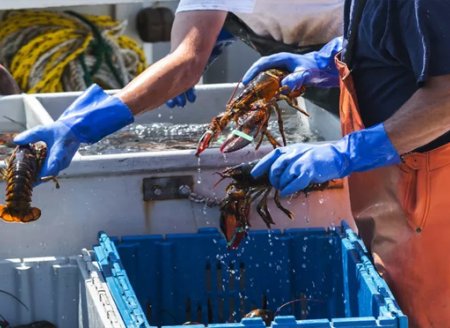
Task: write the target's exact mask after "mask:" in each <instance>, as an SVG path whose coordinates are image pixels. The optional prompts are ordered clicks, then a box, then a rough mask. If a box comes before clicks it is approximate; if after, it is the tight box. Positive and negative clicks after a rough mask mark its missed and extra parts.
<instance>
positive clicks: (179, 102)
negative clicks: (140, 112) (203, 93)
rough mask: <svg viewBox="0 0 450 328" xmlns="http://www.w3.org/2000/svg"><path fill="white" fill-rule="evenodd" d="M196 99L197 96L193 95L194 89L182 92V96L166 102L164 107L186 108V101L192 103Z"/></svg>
mask: <svg viewBox="0 0 450 328" xmlns="http://www.w3.org/2000/svg"><path fill="white" fill-rule="evenodd" d="M196 99H197V95H196V94H195V90H194V88H190V89H189V90H187V91H186V92H183V93H182V94H180V95H178V96H176V97H174V98H172V99H170V100H168V101H167V102H166V105H167V106H168V107H170V108H174V107H184V106H186V103H187V102H186V100H187V101H189V102H190V103H193V102H195V100H196Z"/></svg>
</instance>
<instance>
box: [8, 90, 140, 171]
mask: <svg viewBox="0 0 450 328" xmlns="http://www.w3.org/2000/svg"><path fill="white" fill-rule="evenodd" d="M133 121H134V118H133V114H132V113H131V111H130V109H129V108H128V106H127V105H125V104H124V103H123V102H122V101H121V100H120V99H119V98H117V97H114V96H110V95H108V94H106V93H105V91H103V89H102V88H100V87H99V86H98V85H96V84H94V85H92V86H91V87H89V88H88V89H87V90H86V91H85V92H84V93H83V94H82V95H81V96H79V97H78V98H77V99H76V100H75V101H74V102H73V103H72V104H71V105H70V106H69V108H67V109H66V110H65V111H64V113H62V115H61V116H60V117H59V118H58V120H57V121H55V122H53V123H51V124H47V125H41V126H37V127H35V128H33V129H30V130H27V131H24V132H22V133H20V134H19V135H17V136H16V137H15V138H14V142H15V143H17V144H19V145H23V144H27V143H34V142H37V141H44V142H45V143H46V144H47V148H48V153H47V158H46V160H45V161H44V163H43V166H42V169H41V172H40V175H39V177H40V178H42V177H46V176H57V175H58V173H59V171H61V170H63V169H65V168H66V167H68V166H69V164H70V162H71V161H72V158H73V156H74V155H75V153H76V151H77V150H78V148H79V146H80V143H94V142H97V141H99V140H100V139H102V138H103V137H105V136H107V135H109V134H111V133H113V132H115V131H117V130H119V129H120V128H122V127H124V126H126V125H128V124H130V123H132V122H133Z"/></svg>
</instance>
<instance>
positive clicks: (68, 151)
mask: <svg viewBox="0 0 450 328" xmlns="http://www.w3.org/2000/svg"><path fill="white" fill-rule="evenodd" d="M79 146H80V144H79V143H78V142H77V141H76V140H74V139H66V140H56V141H55V143H54V144H53V145H52V147H50V151H49V152H48V155H47V158H46V159H45V161H44V163H43V165H42V169H41V172H40V174H39V178H42V177H47V176H54V177H56V176H57V175H58V174H59V172H60V171H62V170H64V169H65V168H67V167H68V166H69V165H70V163H71V161H72V158H73V157H74V156H75V153H76V152H77V150H78V148H79Z"/></svg>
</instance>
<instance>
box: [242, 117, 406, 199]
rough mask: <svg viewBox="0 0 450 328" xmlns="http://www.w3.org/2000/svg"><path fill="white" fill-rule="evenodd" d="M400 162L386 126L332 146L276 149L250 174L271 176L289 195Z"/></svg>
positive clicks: (282, 191) (271, 179) (283, 194)
mask: <svg viewBox="0 0 450 328" xmlns="http://www.w3.org/2000/svg"><path fill="white" fill-rule="evenodd" d="M398 163H400V156H399V154H398V153H397V151H396V150H395V148H394V146H393V145H392V143H391V141H390V140H389V137H388V135H387V134H386V131H385V129H384V125H383V123H380V124H378V125H375V126H373V127H371V128H368V129H364V130H360V131H357V132H353V133H350V134H349V135H347V136H345V137H343V138H342V139H340V140H338V141H336V142H333V143H324V144H295V145H291V146H287V147H281V148H277V149H274V150H273V151H272V152H271V153H269V154H267V155H266V156H265V157H263V158H262V159H261V160H260V161H259V162H258V164H257V165H256V166H255V167H254V168H253V170H252V172H251V174H252V176H253V177H255V178H257V177H260V176H262V175H264V174H269V180H270V183H271V184H272V185H273V186H274V187H275V188H277V189H279V190H281V193H280V194H281V195H282V196H286V195H289V194H292V193H294V192H297V191H301V190H303V189H305V188H306V187H307V186H308V185H310V184H311V183H322V182H326V181H329V180H332V179H337V178H343V177H345V176H347V175H349V174H350V173H352V172H361V171H367V170H371V169H374V168H377V167H381V166H386V165H393V164H398Z"/></svg>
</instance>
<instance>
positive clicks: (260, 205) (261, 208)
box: [256, 188, 275, 229]
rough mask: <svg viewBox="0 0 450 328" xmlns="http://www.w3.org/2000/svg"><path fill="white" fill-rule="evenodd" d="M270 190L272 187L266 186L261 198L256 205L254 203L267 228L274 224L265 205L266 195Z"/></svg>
mask: <svg viewBox="0 0 450 328" xmlns="http://www.w3.org/2000/svg"><path fill="white" fill-rule="evenodd" d="M271 190H272V188H267V190H266V191H265V192H264V194H263V196H262V197H261V200H260V201H259V203H258V205H256V211H257V212H258V214H259V215H260V216H261V218H262V219H263V221H264V223H265V224H266V225H267V228H268V229H270V225H271V224H275V222H274V221H273V219H272V215H271V214H270V212H269V209H268V207H267V197H268V196H269V193H270V191H271Z"/></svg>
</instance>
